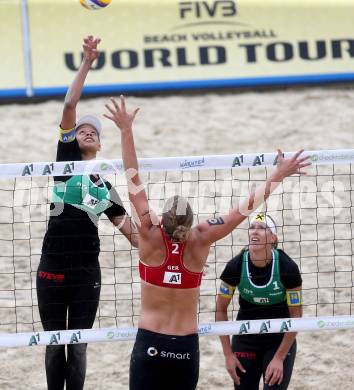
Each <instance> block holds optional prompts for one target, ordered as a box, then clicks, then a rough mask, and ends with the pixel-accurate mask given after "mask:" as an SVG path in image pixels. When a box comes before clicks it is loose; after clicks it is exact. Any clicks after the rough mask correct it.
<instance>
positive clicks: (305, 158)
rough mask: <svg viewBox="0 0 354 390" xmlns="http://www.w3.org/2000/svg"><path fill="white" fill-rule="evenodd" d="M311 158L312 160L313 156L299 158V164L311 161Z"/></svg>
mask: <svg viewBox="0 0 354 390" xmlns="http://www.w3.org/2000/svg"><path fill="white" fill-rule="evenodd" d="M310 158H311V156H305V157H301V158H299V159H298V161H299V162H304V161H306V160H308V159H310Z"/></svg>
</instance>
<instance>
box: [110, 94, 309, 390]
mask: <svg viewBox="0 0 354 390" xmlns="http://www.w3.org/2000/svg"><path fill="white" fill-rule="evenodd" d="M106 108H107V109H108V111H109V114H108V115H105V116H106V117H107V118H108V119H111V120H112V121H113V122H115V123H116V125H117V126H118V127H119V128H120V130H121V142H122V145H121V146H122V156H123V163H124V168H125V170H126V176H127V182H128V190H129V199H130V202H131V207H132V210H133V211H132V214H133V217H134V218H135V219H136V224H137V228H138V231H139V256H140V263H139V272H140V278H141V312H140V319H139V324H138V327H139V329H138V334H137V337H136V341H135V345H134V349H133V351H132V355H131V361H130V389H131V390H162V389H169V390H177V389H178V390H181V389H183V390H192V389H195V388H196V386H197V382H198V375H199V344H198V333H197V332H198V324H197V307H198V300H199V287H200V283H201V279H202V274H203V268H204V265H205V263H206V260H207V257H208V254H209V249H210V246H211V245H212V244H213V243H214V242H215V241H217V240H219V239H221V238H223V237H225V236H226V235H228V234H229V233H230V232H231V231H232V230H233V229H235V227H236V226H237V225H239V224H240V223H241V222H242V221H243V220H244V219H245V218H246V216H247V215H249V214H250V212H251V211H252V210H254V209H255V208H257V207H258V206H259V205H260V204H261V203H262V202H264V200H265V199H266V198H267V197H268V196H269V194H270V193H271V192H272V191H273V190H274V189H275V188H276V186H277V183H278V184H279V183H280V182H281V181H282V180H283V179H284V178H285V177H287V176H290V175H292V174H295V173H300V169H301V168H303V167H305V166H307V165H309V164H310V163H308V162H307V161H306V160H307V157H300V155H301V153H302V152H301V151H300V152H298V153H296V154H295V155H294V156H293V157H292V158H290V159H284V158H283V157H282V155H281V153H280V152H279V157H278V164H277V166H276V168H275V170H274V172H273V173H272V175H270V176H269V178H268V180H267V181H266V182H265V183H264V184H263V185H262V186H260V187H259V188H258V189H257V190H256V191H255V192H254V193H252V194H251V195H250V197H249V198H248V199H247V200H246V201H245V202H243V203H241V204H240V207H239V208H235V209H232V210H231V211H230V213H229V214H228V215H223V216H220V217H218V218H212V219H209V220H207V221H205V222H202V223H199V224H198V225H196V226H194V227H192V223H193V211H192V209H191V207H190V205H189V204H188V202H187V200H186V199H184V198H182V197H180V196H174V197H172V198H170V199H168V200H167V202H166V204H165V206H164V210H163V213H162V219H161V222H159V221H158V219H157V216H156V215H155V214H154V213H153V212H152V211H151V210H150V208H149V203H148V199H147V195H146V192H145V189H144V186H143V184H142V182H141V180H140V177H139V172H138V161H137V156H136V150H135V146H134V138H133V131H132V125H133V121H134V118H135V116H136V114H137V111H138V110H135V111H133V112H132V113H128V112H127V111H126V108H125V100H124V97H123V96H121V97H120V102H119V103H118V102H116V100H114V99H111V104H110V105H106Z"/></svg>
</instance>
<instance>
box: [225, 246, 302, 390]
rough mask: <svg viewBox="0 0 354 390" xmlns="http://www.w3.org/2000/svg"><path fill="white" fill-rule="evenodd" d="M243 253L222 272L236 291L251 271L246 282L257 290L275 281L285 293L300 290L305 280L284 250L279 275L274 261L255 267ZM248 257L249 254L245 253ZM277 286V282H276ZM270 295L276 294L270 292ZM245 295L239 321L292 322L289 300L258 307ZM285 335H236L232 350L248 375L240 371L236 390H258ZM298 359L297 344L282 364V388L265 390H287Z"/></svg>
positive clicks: (274, 387)
mask: <svg viewBox="0 0 354 390" xmlns="http://www.w3.org/2000/svg"><path fill="white" fill-rule="evenodd" d="M244 252H245V251H244V250H243V251H241V253H240V254H238V255H237V256H235V257H234V258H233V259H231V260H230V261H229V262H228V263H227V265H226V267H225V269H224V270H223V272H222V274H221V276H220V279H221V280H222V281H224V282H225V283H227V284H228V285H230V286H233V287H237V286H238V287H239V286H240V284H241V278H242V276H243V277H245V275H246V274H247V272H246V271H245V270H246V268H243V267H248V274H247V275H248V276H247V278H248V279H249V280H248V281H247V282H248V283H252V284H254V285H255V286H267V285H269V284H270V282H271V281H272V280H276V281H278V282H276V283H278V285H276V286H277V287H279V285H281V286H282V288H283V289H284V290H288V289H293V288H296V287H299V286H301V284H302V279H301V274H300V271H299V268H298V266H297V264H296V263H295V262H294V261H293V260H292V259H291V258H290V257H289V256H288V255H287V254H286V253H285V252H284V251H282V250H279V249H278V250H277V252H278V256H277V261H278V273H279V274H278V275H274V273H275V272H276V271H274V269H277V268H276V267H274V265H273V263H274V261H275V260H274V258H273V261H272V262H271V263H269V264H267V265H266V266H265V267H256V266H255V265H254V264H253V263H252V261H250V259H249V257H248V259H247V261H246V262H245V257H246V256H245V255H244ZM246 255H247V253H246ZM273 283H274V282H273ZM269 293H270V294H273V295H274V293H273V292H272V291H271V288H269ZM241 295H242V294H241V293H240V296H239V306H240V307H239V312H238V314H237V320H239V321H247V320H259V319H272V318H289V316H290V313H289V308H288V304H287V301H286V299H283V300H281V301H280V302H277V303H276V304H262V303H261V302H262V300H258V302H257V303H252V302H250V301H249V300H246V299H243V298H242V296H241ZM283 336H284V334H283V333H269V334H250V335H247V334H246V335H245V334H243V335H234V336H233V337H232V350H233V352H234V353H235V354H236V356H237V357H238V359H239V360H240V362H241V364H242V365H243V367H244V368H245V370H246V373H242V372H241V371H239V370H237V373H238V375H239V376H240V381H241V384H240V385H239V386H237V385H236V384H235V389H238V390H246V389H247V390H258V388H259V382H260V378H261V376H262V374H263V373H265V370H266V368H267V366H268V364H269V363H270V361H271V360H272V358H273V357H274V354H275V353H276V351H277V349H278V347H279V345H280V343H281V341H282V339H283ZM295 356H296V341H295V342H294V344H293V345H292V347H291V348H290V350H289V352H288V356H287V357H286V359H285V360H284V362H283V368H284V372H283V375H284V377H283V381H282V383H281V384H280V385H273V386H271V387H269V386H268V385H264V389H268V388H270V389H277V390H280V389H282V390H285V389H287V387H288V384H289V382H290V379H291V374H292V369H293V365H294V361H295Z"/></svg>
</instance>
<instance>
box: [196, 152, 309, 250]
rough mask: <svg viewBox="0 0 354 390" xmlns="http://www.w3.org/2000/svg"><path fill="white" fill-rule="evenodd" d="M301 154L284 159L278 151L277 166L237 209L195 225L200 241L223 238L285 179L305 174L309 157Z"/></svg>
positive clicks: (212, 240)
mask: <svg viewBox="0 0 354 390" xmlns="http://www.w3.org/2000/svg"><path fill="white" fill-rule="evenodd" d="M302 153H303V150H300V151H298V152H297V153H295V154H294V155H293V156H292V157H290V158H288V159H285V158H284V157H283V154H282V152H281V151H280V150H278V158H277V165H276V167H275V169H274V171H273V172H272V174H271V175H270V176H269V177H268V179H267V180H266V181H265V182H264V184H262V185H261V186H259V187H258V188H257V189H256V190H255V191H254V192H252V193H251V194H250V195H249V196H248V198H247V199H246V200H244V201H242V202H241V203H240V204H239V206H238V207H237V208H234V209H232V210H231V211H230V212H229V214H227V215H222V216H219V217H217V218H211V219H208V220H207V221H205V222H202V223H200V224H199V225H197V227H196V228H197V229H198V230H199V231H200V233H201V237H202V240H203V241H205V242H209V243H212V242H215V241H217V240H220V239H221V238H223V237H225V236H226V235H228V234H229V233H231V232H232V231H233V230H234V229H235V228H236V227H237V226H238V225H239V224H240V223H241V222H242V221H243V220H244V219H246V218H247V217H248V216H249V215H250V214H252V213H253V212H254V211H255V210H257V208H258V207H259V206H260V205H261V204H262V203H263V202H265V201H266V200H267V199H268V197H269V195H270V194H271V193H272V192H273V191H274V190H275V189H276V188H277V187H278V185H279V184H280V183H281V182H282V181H283V180H284V179H285V178H286V177H288V176H291V175H294V174H300V175H303V174H305V172H303V171H302V168H305V167H307V166H308V165H310V164H311V163H310V162H309V161H308V159H309V156H305V157H304V156H302Z"/></svg>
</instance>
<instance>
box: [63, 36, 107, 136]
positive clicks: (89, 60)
mask: <svg viewBox="0 0 354 390" xmlns="http://www.w3.org/2000/svg"><path fill="white" fill-rule="evenodd" d="M100 41H101V39H100V38H94V37H93V36H91V35H90V36H88V37H87V38H84V42H83V45H82V48H83V51H84V55H83V59H82V62H81V65H80V68H79V70H78V71H77V73H76V76H75V78H74V80H73V82H72V84H71V85H70V87H69V89H68V92H67V93H66V96H65V101H64V109H63V115H62V119H61V123H60V126H61V128H62V129H64V130H67V129H72V128H73V127H74V126H75V124H76V106H77V103H78V102H79V100H80V97H81V93H82V88H83V86H84V83H85V80H86V76H87V74H88V72H89V70H90V68H91V66H92V64H93V62H94V61H95V60H96V58H97V57H98V56H99V51H98V50H97V46H98V44H99V43H100Z"/></svg>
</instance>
